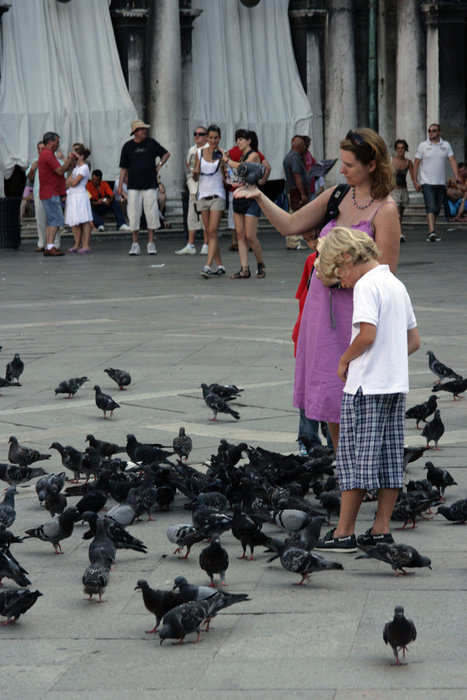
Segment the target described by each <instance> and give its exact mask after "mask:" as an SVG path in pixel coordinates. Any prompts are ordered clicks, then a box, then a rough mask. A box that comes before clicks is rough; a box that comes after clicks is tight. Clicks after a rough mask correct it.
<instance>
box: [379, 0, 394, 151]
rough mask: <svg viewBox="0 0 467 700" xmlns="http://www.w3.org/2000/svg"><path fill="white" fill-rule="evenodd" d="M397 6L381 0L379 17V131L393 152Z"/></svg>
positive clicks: (390, 1)
mask: <svg viewBox="0 0 467 700" xmlns="http://www.w3.org/2000/svg"><path fill="white" fill-rule="evenodd" d="M396 45H397V39H396V8H395V6H394V3H393V0H380V2H379V18H378V133H379V134H380V136H381V137H382V138H383V139H384V141H385V142H386V144H387V146H388V148H389V152H390V153H391V149H392V145H393V143H394V141H395V137H396V134H395V132H396V113H395V109H394V105H395V104H396V73H395V70H394V66H395V63H396Z"/></svg>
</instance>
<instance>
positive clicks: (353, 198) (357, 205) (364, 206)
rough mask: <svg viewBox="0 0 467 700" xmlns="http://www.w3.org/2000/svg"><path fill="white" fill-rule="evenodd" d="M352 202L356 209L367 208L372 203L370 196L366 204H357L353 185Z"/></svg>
mask: <svg viewBox="0 0 467 700" xmlns="http://www.w3.org/2000/svg"><path fill="white" fill-rule="evenodd" d="M352 202H353V205H354V207H357V209H368V207H371V205H372V204H373V198H372V197H370V201H369V202H368V204H364V205H363V206H362V207H361V206H360V205H359V204H357V200H356V199H355V187H352Z"/></svg>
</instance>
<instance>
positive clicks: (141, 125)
mask: <svg viewBox="0 0 467 700" xmlns="http://www.w3.org/2000/svg"><path fill="white" fill-rule="evenodd" d="M150 127H151V125H150V124H145V123H144V122H143V121H141V119H135V120H134V121H132V122H131V132H130V136H133V134H134V133H135V131H136V129H149V128H150Z"/></svg>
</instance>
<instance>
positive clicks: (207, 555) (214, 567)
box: [199, 535, 229, 588]
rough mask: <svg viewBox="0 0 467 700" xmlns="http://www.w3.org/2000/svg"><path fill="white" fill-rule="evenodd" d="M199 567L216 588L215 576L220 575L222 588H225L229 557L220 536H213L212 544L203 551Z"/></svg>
mask: <svg viewBox="0 0 467 700" xmlns="http://www.w3.org/2000/svg"><path fill="white" fill-rule="evenodd" d="M199 565H200V567H201V568H202V569H203V570H204V571H205V572H206V573H207V575H208V576H209V578H210V579H211V584H210V585H211V586H212V587H213V588H214V574H219V576H220V581H221V586H225V585H226V583H225V572H226V571H227V569H228V567H229V555H228V553H227V550H226V549H224V548H223V547H222V546H221V543H220V539H219V535H213V536H212V539H211V543H210V544H209V545H208V546H207V547H205V548H204V549H202V550H201V552H200V555H199Z"/></svg>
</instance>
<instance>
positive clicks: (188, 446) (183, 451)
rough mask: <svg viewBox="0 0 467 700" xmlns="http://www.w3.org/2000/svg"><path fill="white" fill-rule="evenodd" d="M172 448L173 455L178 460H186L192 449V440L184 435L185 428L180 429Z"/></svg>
mask: <svg viewBox="0 0 467 700" xmlns="http://www.w3.org/2000/svg"><path fill="white" fill-rule="evenodd" d="M173 448H174V452H175V454H176V455H177V456H178V457H179V458H180V459H185V460H187V459H188V455H189V454H190V452H191V450H192V448H193V440H192V439H191V437H189V436H188V435H187V434H186V433H185V428H183V427H182V428H180V429H179V431H178V436H177V437H174V439H173Z"/></svg>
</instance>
